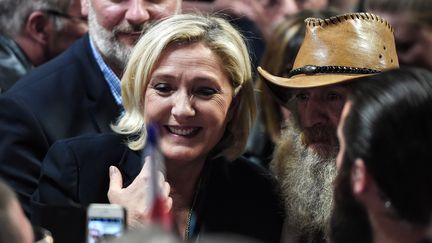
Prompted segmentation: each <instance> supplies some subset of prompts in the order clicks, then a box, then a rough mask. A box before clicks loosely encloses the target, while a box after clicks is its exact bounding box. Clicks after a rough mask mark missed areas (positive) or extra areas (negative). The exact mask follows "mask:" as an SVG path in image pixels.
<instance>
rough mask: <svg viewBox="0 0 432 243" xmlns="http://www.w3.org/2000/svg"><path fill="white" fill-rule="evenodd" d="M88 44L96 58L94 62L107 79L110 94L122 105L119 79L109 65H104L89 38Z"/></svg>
mask: <svg viewBox="0 0 432 243" xmlns="http://www.w3.org/2000/svg"><path fill="white" fill-rule="evenodd" d="M90 46H91V49H92V53H93V56H94V58H95V59H96V62H97V64H98V65H99V68H100V70H101V71H102V74H103V76H104V78H105V80H106V81H107V83H108V86H109V87H110V90H111V93H112V95H113V96H114V99H115V102H116V103H117V105H119V106H120V107H123V106H122V97H121V88H120V79H119V78H118V77H117V75H116V74H115V73H114V72H113V70H112V69H111V68H110V67H108V65H106V63H105V62H104V60H103V59H102V56H101V55H100V53H99V51H98V50H97V49H96V47H95V46H94V44H93V41H91V39H90Z"/></svg>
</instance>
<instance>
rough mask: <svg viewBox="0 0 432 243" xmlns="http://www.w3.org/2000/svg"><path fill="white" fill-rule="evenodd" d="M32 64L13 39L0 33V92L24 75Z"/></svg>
mask: <svg viewBox="0 0 432 243" xmlns="http://www.w3.org/2000/svg"><path fill="white" fill-rule="evenodd" d="M32 68H33V65H32V64H31V62H30V60H28V58H27V56H26V55H25V54H24V52H23V51H22V50H21V48H20V47H19V46H18V45H17V43H15V41H13V40H11V39H9V38H7V37H5V36H2V35H0V93H3V92H5V91H6V90H7V89H9V88H10V87H11V86H12V85H13V84H14V83H15V82H16V81H17V80H18V79H20V78H21V77H23V76H24V75H26V74H27V73H28V72H29V71H30V70H31V69H32Z"/></svg>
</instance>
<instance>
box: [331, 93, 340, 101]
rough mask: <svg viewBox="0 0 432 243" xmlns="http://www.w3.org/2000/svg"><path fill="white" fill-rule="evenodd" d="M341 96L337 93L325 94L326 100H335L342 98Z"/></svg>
mask: <svg viewBox="0 0 432 243" xmlns="http://www.w3.org/2000/svg"><path fill="white" fill-rule="evenodd" d="M342 99H343V96H342V95H341V94H339V93H328V94H327V100H328V101H337V100H342Z"/></svg>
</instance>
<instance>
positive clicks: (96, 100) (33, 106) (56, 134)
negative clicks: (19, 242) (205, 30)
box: [0, 0, 181, 242]
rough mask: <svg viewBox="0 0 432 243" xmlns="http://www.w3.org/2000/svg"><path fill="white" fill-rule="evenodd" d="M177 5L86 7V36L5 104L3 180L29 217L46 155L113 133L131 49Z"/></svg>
mask: <svg viewBox="0 0 432 243" xmlns="http://www.w3.org/2000/svg"><path fill="white" fill-rule="evenodd" d="M180 5H181V0H160V1H156V2H155V1H150V0H124V1H111V0H81V12H82V14H83V15H84V16H88V21H89V23H88V24H89V34H87V35H85V36H84V37H83V38H81V39H79V40H78V41H76V42H75V43H74V44H73V45H72V46H71V47H70V48H69V49H67V50H66V51H65V52H64V53H63V54H62V55H60V56H58V57H57V58H55V59H53V60H52V61H50V62H48V63H47V64H45V65H42V66H40V67H38V68H37V69H35V70H34V71H33V72H32V73H31V74H30V75H28V76H26V77H25V78H23V79H21V80H19V81H18V82H17V83H16V84H15V85H14V86H13V87H12V88H11V89H10V90H8V92H6V93H5V94H4V95H2V96H1V97H0V134H2V135H1V137H0V177H2V178H4V180H5V181H6V182H7V183H8V184H9V185H10V186H11V187H12V188H13V189H14V190H15V191H16V193H17V195H18V197H19V199H20V202H21V204H22V205H23V207H24V210H25V212H26V215H27V216H30V215H31V211H32V210H31V207H30V197H31V195H32V193H33V192H34V190H35V189H36V187H37V182H38V178H39V174H40V166H41V161H42V160H43V158H44V156H45V154H46V153H47V151H48V148H49V147H50V146H51V145H52V144H53V143H54V142H55V141H56V140H58V139H64V138H68V137H73V136H78V135H82V134H86V133H100V132H108V131H110V130H111V129H110V124H111V123H112V122H113V121H114V119H116V117H118V116H119V114H120V112H121V110H122V102H121V96H120V93H121V91H120V80H119V77H120V75H121V74H122V70H123V69H124V67H125V65H126V63H127V60H128V57H129V54H130V53H131V50H132V48H133V46H134V45H135V43H136V42H137V40H138V38H139V37H140V35H141V34H142V33H143V31H145V28H146V26H147V25H148V24H149V23H151V22H153V21H155V20H157V19H160V18H163V17H166V16H169V15H171V14H175V13H177V12H178V11H179V9H180V7H181V6H180ZM61 242H62V241H61ZM76 242H78V241H76Z"/></svg>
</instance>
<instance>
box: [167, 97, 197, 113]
mask: <svg viewBox="0 0 432 243" xmlns="http://www.w3.org/2000/svg"><path fill="white" fill-rule="evenodd" d="M192 99H193V97H191V96H189V95H188V94H183V93H182V94H179V95H177V96H176V97H175V99H174V100H173V107H172V111H171V112H172V114H173V115H174V117H176V118H188V117H193V116H195V113H196V111H195V109H194V107H193V102H192Z"/></svg>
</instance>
